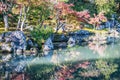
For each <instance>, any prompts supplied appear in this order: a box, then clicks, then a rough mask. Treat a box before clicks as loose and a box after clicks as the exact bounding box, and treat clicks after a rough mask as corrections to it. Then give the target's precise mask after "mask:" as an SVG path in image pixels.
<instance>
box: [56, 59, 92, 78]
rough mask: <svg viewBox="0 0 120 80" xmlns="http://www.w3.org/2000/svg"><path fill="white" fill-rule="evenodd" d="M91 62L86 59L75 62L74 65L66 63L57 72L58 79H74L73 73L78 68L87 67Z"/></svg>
mask: <svg viewBox="0 0 120 80" xmlns="http://www.w3.org/2000/svg"><path fill="white" fill-rule="evenodd" d="M89 64H90V63H89V62H88V61H85V62H82V63H79V64H75V65H74V66H73V67H71V66H65V65H64V66H62V67H61V69H60V70H58V71H57V72H56V74H55V76H56V77H57V80H66V79H74V75H73V74H74V73H76V71H77V69H80V68H81V69H87V68H88V66H89Z"/></svg>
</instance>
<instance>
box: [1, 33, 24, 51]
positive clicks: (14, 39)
mask: <svg viewBox="0 0 120 80" xmlns="http://www.w3.org/2000/svg"><path fill="white" fill-rule="evenodd" d="M1 37H2V39H4V41H5V44H3V45H2V46H1V48H2V50H8V51H10V50H11V49H10V48H9V46H8V44H10V46H11V48H12V50H14V51H15V50H17V49H19V50H25V49H26V36H25V35H24V33H23V32H22V31H13V32H5V33H3V34H2V35H1ZM19 50H18V51H19Z"/></svg>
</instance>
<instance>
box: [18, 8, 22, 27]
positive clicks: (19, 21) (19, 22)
mask: <svg viewBox="0 0 120 80" xmlns="http://www.w3.org/2000/svg"><path fill="white" fill-rule="evenodd" d="M21 18H22V8H21V10H20V16H19V20H18V24H17V29H19V27H20V24H21Z"/></svg>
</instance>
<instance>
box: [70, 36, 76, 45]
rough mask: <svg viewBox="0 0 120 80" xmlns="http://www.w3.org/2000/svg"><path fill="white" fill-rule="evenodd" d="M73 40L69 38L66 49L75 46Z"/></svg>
mask: <svg viewBox="0 0 120 80" xmlns="http://www.w3.org/2000/svg"><path fill="white" fill-rule="evenodd" d="M75 42H76V41H75V38H73V37H70V38H69V40H68V47H73V46H75Z"/></svg>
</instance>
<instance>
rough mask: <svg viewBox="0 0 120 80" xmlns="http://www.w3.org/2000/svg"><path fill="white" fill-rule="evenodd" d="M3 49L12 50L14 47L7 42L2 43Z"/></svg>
mask: <svg viewBox="0 0 120 80" xmlns="http://www.w3.org/2000/svg"><path fill="white" fill-rule="evenodd" d="M1 50H2V51H8V52H11V51H12V47H11V46H10V45H9V44H7V43H2V45H1Z"/></svg>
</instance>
